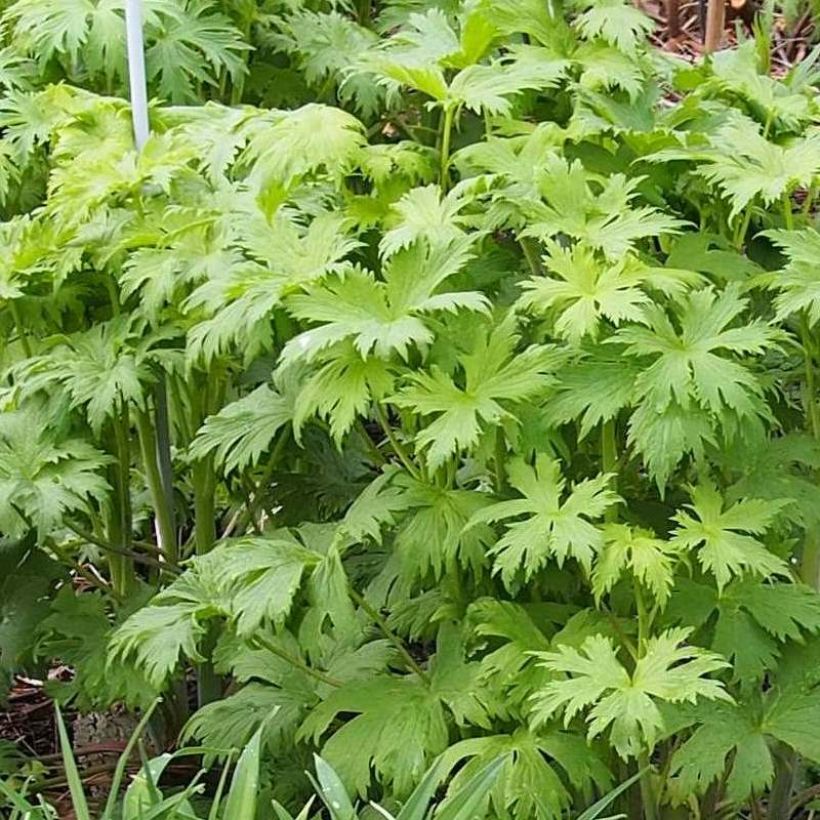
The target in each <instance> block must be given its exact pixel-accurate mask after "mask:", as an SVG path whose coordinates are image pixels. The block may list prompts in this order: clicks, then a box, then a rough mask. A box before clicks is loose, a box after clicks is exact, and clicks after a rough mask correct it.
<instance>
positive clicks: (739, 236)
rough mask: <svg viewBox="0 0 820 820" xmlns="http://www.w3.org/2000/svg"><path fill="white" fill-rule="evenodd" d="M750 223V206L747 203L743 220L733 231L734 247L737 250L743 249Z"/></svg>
mask: <svg viewBox="0 0 820 820" xmlns="http://www.w3.org/2000/svg"><path fill="white" fill-rule="evenodd" d="M751 221H752V205H751V203H749V204H748V205H747V206H746V210H745V211H744V212H743V219H741V221H740V222H739V223H738V227H737V230H736V231H735V247H736V248H737V249H738V250H742V249H743V244H744V242H745V241H746V234H747V233H748V232H749V224H750V223H751Z"/></svg>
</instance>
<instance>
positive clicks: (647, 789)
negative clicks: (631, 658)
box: [634, 580, 658, 820]
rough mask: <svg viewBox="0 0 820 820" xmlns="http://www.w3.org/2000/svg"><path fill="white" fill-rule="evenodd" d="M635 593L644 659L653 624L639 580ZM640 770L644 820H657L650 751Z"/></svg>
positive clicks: (642, 758)
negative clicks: (641, 772)
mask: <svg viewBox="0 0 820 820" xmlns="http://www.w3.org/2000/svg"><path fill="white" fill-rule="evenodd" d="M634 593H635V608H636V610H637V614H638V658H642V657H643V656H644V654H645V653H646V641H647V637H648V634H649V629H650V627H651V624H650V622H649V618H648V617H647V611H646V601H645V600H644V595H643V589H642V588H641V584H640V582H639V581H638V580H636V581H635V583H634ZM638 769H640V770H642V771H643V772H644V774H643V776H642V777H641V803H642V804H643V815H644V820H657V818H658V798H657V795H656V794H655V787H654V784H653V783H652V768H651V764H650V759H649V751H648V750H647V751H644V752H641V753H640V754H639V755H638Z"/></svg>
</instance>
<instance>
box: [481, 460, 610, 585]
mask: <svg viewBox="0 0 820 820" xmlns="http://www.w3.org/2000/svg"><path fill="white" fill-rule="evenodd" d="M508 473H509V476H508V477H509V482H510V485H511V486H512V487H514V488H515V489H516V490H518V492H519V493H520V494H521V495H522V496H523V498H517V499H513V500H511V501H499V502H497V503H496V504H492V505H491V506H489V507H486V508H485V509H483V510H479V511H478V512H477V513H475V514H474V515H473V517H472V518H471V519H470V523H469V526H475V525H476V524H488V523H494V522H496V521H505V520H506V519H509V518H517V517H519V516H526V518H524V519H523V520H521V521H515V522H513V523H510V524H506V531H505V533H504V535H503V536H502V538H501V539H500V540H499V541H498V543H497V544H496V545H495V547H493V550H492V553H493V555H494V556H495V561H494V571H495V572H497V573H500V574H501V577H502V579H503V581H504V583H505V584H506V585H507V586H510V585H511V584H512V583H513V581H514V580H515V578H516V576H517V575H518V573H519V571H520V570H523V574H524V578H525V579H526V580H529V579H530V578H532V576H533V575H535V574H536V573H537V572H539V571H540V570H541V569H543V568H544V566H545V565H546V563H547V561H548V560H549V559H550V558H554V559H555V560H556V561H557V562H558V565H559V566H562V565H563V563H564V561H566V559H567V558H574V559H575V560H577V561H578V563H580V564H581V565H582V566H584V567H585V568H587V569H589V568H590V566H591V565H592V559H593V556H594V555H595V553H596V552H598V551H599V550H600V549H601V547H602V546H603V542H604V537H603V533H602V531H601V530H600V529H599V528H598V527H596V526H595V524H593V523H592V521H595V520H596V519H600V518H601V517H603V515H604V513H605V512H606V511H607V510H608V509H609V508H610V507H612V506H613V505H614V504H616V503H617V502H618V501H619V498H618V495H617V494H616V493H615V492H613V491H612V490H611V489H609V488H608V486H607V485H608V484H609V482H610V476H608V475H599V476H597V477H596V478H593V479H587V480H585V481H581V482H579V483H578V484H576V485H575V486H574V487H572V488H571V489H570V491H569V492H568V493H567V492H566V479H565V478H564V477H563V476H562V475H561V466H560V464H559V463H558V462H557V461H555V460H553V459H552V458H550V457H549V456H548V455H545V454H539V455H538V456H537V457H536V461H535V466H534V467H531V466H530V465H529V464H527V463H526V462H525V461H523V460H521V459H517V460H515V461H513V462H511V463H510V465H509V470H508Z"/></svg>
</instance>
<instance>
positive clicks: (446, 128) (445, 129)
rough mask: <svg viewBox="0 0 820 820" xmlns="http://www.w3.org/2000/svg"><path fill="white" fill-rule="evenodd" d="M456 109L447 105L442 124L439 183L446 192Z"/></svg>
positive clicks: (448, 182) (448, 183)
mask: <svg viewBox="0 0 820 820" xmlns="http://www.w3.org/2000/svg"><path fill="white" fill-rule="evenodd" d="M454 116H455V109H454V108H453V107H452V106H447V108H445V109H444V116H443V117H442V126H441V167H440V169H439V185H441V189H442V191H444V192H445V193H446V192H447V189H448V188H449V187H450V140H451V139H452V135H453V117H454Z"/></svg>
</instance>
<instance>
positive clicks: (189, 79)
mask: <svg viewBox="0 0 820 820" xmlns="http://www.w3.org/2000/svg"><path fill="white" fill-rule="evenodd" d="M145 6H146V8H145V21H144V26H145V32H146V38H145V39H146V62H147V72H148V77H149V80H150V81H151V82H152V83H155V88H156V90H157V91H158V92H159V94H160V95H161V96H163V97H166V98H167V99H169V100H171V101H172V102H177V103H181V102H192V101H194V100H196V99H197V96H198V95H197V92H198V90H199V87H200V86H201V85H202V84H214V83H215V82H216V77H217V75H218V74H219V73H220V72H222V71H225V72H227V73H228V74H230V75H231V76H232V77H233V78H234V79H236V78H238V77H239V76H240V75H241V74H242V73H244V71H245V65H244V62H243V59H242V56H243V55H244V53H245V52H247V51H248V48H249V47H248V45H247V44H246V43H245V42H244V41H243V40H242V36H241V34H240V32H239V31H238V29H237V28H236V27H235V26H234V25H233V24H232V23H231V21H230V20H229V19H228V18H227V17H225V16H224V15H222V14H220V13H218V12H215V11H214V10H213V3H211V2H208V0H181V2H169V0H147V2H146V3H145ZM7 16H8V19H9V20H11V21H12V22H13V25H14V32H15V40H16V41H17V42H19V44H20V46H21V47H22V50H23V51H24V52H25V53H27V54H29V55H30V56H31V57H33V58H35V59H36V60H37V61H39V62H40V63H41V64H42V67H43V68H45V67H46V66H47V65H48V63H49V61H51V60H52V58H54V57H55V56H57V57H60V58H61V59H62V63H63V65H64V66H65V68H66V69H67V70H68V71H69V72H70V73H71V75H72V79H74V80H75V81H76V80H79V79H81V78H82V72H83V70H85V71H87V72H88V73H90V74H91V75H92V76H97V77H100V76H102V77H105V78H106V79H108V80H109V82H110V81H111V80H114V81H117V82H122V81H123V79H124V77H125V75H126V65H125V19H124V3H123V1H122V0H69V2H66V3H61V4H58V5H56V6H55V5H54V4H53V3H49V2H47V0H18V2H16V3H14V4H13V5H12V6H11V7H10V8H9V9H8V12H7Z"/></svg>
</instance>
